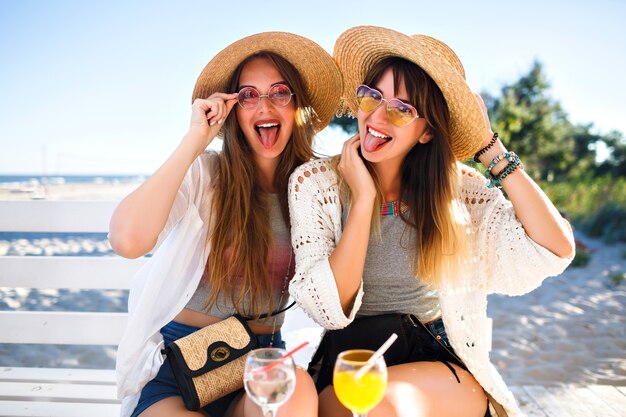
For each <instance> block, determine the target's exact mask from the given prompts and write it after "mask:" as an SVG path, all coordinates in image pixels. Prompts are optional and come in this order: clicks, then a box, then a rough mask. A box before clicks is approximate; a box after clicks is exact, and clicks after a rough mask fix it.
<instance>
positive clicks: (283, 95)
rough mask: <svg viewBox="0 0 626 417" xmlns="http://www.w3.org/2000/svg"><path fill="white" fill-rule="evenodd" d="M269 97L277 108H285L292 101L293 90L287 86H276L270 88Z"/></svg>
mask: <svg viewBox="0 0 626 417" xmlns="http://www.w3.org/2000/svg"><path fill="white" fill-rule="evenodd" d="M267 95H268V96H269V99H270V101H271V102H272V103H273V104H275V105H276V106H281V107H284V106H286V105H287V104H289V102H290V101H291V90H290V89H289V87H287V86H286V85H285V84H276V85H274V86H272V88H270V91H268V93H267Z"/></svg>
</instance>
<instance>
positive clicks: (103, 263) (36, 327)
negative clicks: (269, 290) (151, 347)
mask: <svg viewBox="0 0 626 417" xmlns="http://www.w3.org/2000/svg"><path fill="white" fill-rule="evenodd" d="M116 204H117V202H115V201H97V202H96V201H89V202H87V201H0V231H3V232H106V231H107V230H108V226H109V219H110V216H111V213H112V211H113V209H114V208H115V206H116ZM146 260H147V258H142V259H137V260H128V259H123V258H120V257H118V256H0V287H25V288H36V289H43V288H53V289H61V288H71V289H128V287H129V284H130V281H131V278H132V276H133V274H134V273H135V271H137V269H138V268H139V267H141V265H143V264H144V263H145V262H146ZM126 316H127V315H126V313H111V312H84V311H0V343H15V344H61V345H99V346H112V347H115V346H117V344H118V342H119V340H120V339H121V336H122V334H123V331H124V327H125V325H126V320H127V318H126ZM283 330H284V338H285V340H286V342H287V343H288V345H290V346H295V343H297V342H299V341H301V340H309V341H310V342H311V345H309V346H308V347H307V348H306V349H305V350H303V351H301V352H299V353H298V355H297V357H296V362H297V363H298V364H299V365H302V366H306V364H307V363H308V359H309V358H310V355H311V354H312V352H313V349H314V347H313V345H314V344H315V343H316V342H317V341H318V339H319V335H320V333H321V329H320V328H319V327H318V326H316V325H315V324H314V323H313V322H312V321H310V320H309V319H308V318H307V317H306V316H305V315H304V314H303V313H302V312H301V311H300V312H298V311H297V310H296V312H292V313H291V314H289V315H288V318H287V321H286V323H285V326H284V328H283ZM117 415H119V400H118V399H117V398H116V388H115V372H114V370H112V369H69V368H27V367H0V416H1V417H5V416H12V417H16V416H20V417H21V416H29V417H35V416H37V417H41V416H54V417H56V416H59V417H61V416H62V417H85V416H89V417H111V416H117Z"/></svg>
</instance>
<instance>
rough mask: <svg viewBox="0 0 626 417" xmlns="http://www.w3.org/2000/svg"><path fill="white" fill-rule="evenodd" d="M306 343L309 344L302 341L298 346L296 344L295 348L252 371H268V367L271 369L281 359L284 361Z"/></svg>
mask: <svg viewBox="0 0 626 417" xmlns="http://www.w3.org/2000/svg"><path fill="white" fill-rule="evenodd" d="M308 344H309V342H302V343H300V344H299V345H298V346H296V347H295V348H293V349H291V350H290V351H289V352H287V353H285V354H284V355H283V356H281V357H280V358H278V359H276V360H275V361H274V362H272V363H268V364H267V365H265V366H262V367H260V368H256V369H255V370H254V371H252V372H253V373H256V372H266V371H269V370H270V369H272V368H273V367H275V366H276V365H278V364H279V363H281V362H282V361H284V360H285V359H287V358H288V357H290V356H291V355H293V354H294V353H296V352H297V351H299V350H300V349H302V348H303V347H305V346H306V345H308Z"/></svg>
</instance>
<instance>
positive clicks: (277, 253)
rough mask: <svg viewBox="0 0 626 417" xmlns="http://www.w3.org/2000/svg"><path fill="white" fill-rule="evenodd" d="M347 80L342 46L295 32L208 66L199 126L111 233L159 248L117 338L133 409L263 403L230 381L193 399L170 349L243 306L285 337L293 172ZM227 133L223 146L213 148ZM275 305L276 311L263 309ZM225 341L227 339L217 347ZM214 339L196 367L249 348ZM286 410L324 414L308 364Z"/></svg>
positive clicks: (204, 411)
mask: <svg viewBox="0 0 626 417" xmlns="http://www.w3.org/2000/svg"><path fill="white" fill-rule="evenodd" d="M340 92H341V74H340V73H339V71H338V69H337V67H336V65H335V63H334V62H333V60H332V57H331V56H330V55H329V54H328V53H327V52H326V51H324V50H323V49H322V48H321V47H320V46H319V45H318V44H316V43H315V42H313V41H311V40H309V39H306V38H303V37H301V36H297V35H294V34H291V33H284V32H267V33H260V34H256V35H252V36H249V37H247V38H244V39H241V40H239V41H237V42H235V43H233V44H231V45H229V46H228V47H226V48H225V49H224V50H222V51H221V52H220V53H218V54H217V55H216V56H215V57H214V58H213V59H212V60H211V61H210V62H209V63H208V64H207V65H206V67H205V68H204V70H203V71H202V73H201V74H200V76H199V77H198V80H197V82H196V85H195V88H194V92H193V98H192V100H193V105H192V107H191V123H190V127H189V130H188V132H187V133H186V134H185V136H184V137H183V138H182V140H181V142H180V144H179V146H178V147H177V148H176V150H174V152H173V153H172V155H171V156H170V157H169V158H168V159H167V161H165V163H164V164H163V165H162V166H161V167H160V168H159V169H158V170H157V171H156V172H155V173H154V174H153V175H152V176H151V177H150V178H149V179H148V180H147V181H146V182H144V183H143V184H142V185H141V186H139V188H138V189H137V190H135V191H134V192H132V193H131V194H130V195H129V196H127V197H126V198H125V199H124V200H123V201H122V202H121V203H120V204H119V206H118V207H117V209H116V210H115V213H114V215H113V218H112V220H111V227H110V233H109V240H110V242H111V246H112V247H113V249H114V250H115V251H116V252H117V253H118V254H120V255H122V256H124V257H128V258H136V257H139V256H143V255H145V254H146V253H147V252H149V251H153V256H152V257H151V258H150V259H149V261H148V262H147V264H146V265H145V267H143V268H142V269H141V270H140V271H139V273H138V274H137V276H136V277H135V279H134V280H133V282H132V285H131V290H130V295H129V321H128V326H127V329H126V332H125V334H124V336H123V338H122V341H121V343H120V345H119V349H118V356H117V366H116V368H117V369H116V370H117V377H118V393H119V396H120V398H122V412H121V416H122V417H128V416H132V417H135V416H141V417H160V416H164V417H173V416H181V417H182V416H189V417H191V416H207V415H208V416H211V417H223V416H227V417H252V416H259V417H260V416H261V415H262V411H261V408H260V407H259V406H257V405H256V404H254V403H253V402H252V401H251V399H250V398H249V397H248V396H247V395H245V394H244V391H243V389H238V390H234V391H232V392H230V393H224V392H223V391H222V387H219V386H218V387H217V388H215V389H216V390H219V395H221V394H226V395H223V396H221V397H219V398H217V399H215V400H213V401H209V400H208V398H213V397H208V396H206V397H204V398H205V399H206V401H202V402H200V401H198V400H196V399H195V398H194V397H193V396H192V401H188V400H187V399H186V398H188V397H186V396H184V395H183V394H185V393H187V392H188V391H193V390H191V389H189V385H192V384H186V385H185V384H178V382H179V378H178V377H176V376H175V375H174V373H175V372H174V371H175V369H177V368H173V367H172V366H171V364H170V361H169V360H167V361H164V357H163V356H162V350H163V348H165V347H166V346H168V345H171V344H172V342H174V341H175V340H178V339H181V338H183V337H186V336H188V335H193V334H194V333H196V332H198V331H200V330H201V329H202V328H205V327H207V326H211V325H213V324H218V323H221V322H222V321H224V320H225V319H227V318H229V317H231V316H233V315H234V314H239V315H241V316H244V317H249V318H250V320H249V321H248V327H249V328H250V330H251V331H252V333H253V335H251V336H249V337H250V340H252V339H253V338H256V344H257V347H268V346H273V347H284V342H283V341H282V339H281V334H280V327H281V325H282V324H283V321H284V314H282V313H280V312H281V311H284V310H285V305H286V304H287V301H288V298H289V297H288V294H287V285H288V282H289V280H290V279H291V278H292V277H293V271H294V262H293V253H292V248H291V241H290V235H289V219H288V207H287V182H288V179H289V175H290V174H291V172H292V171H293V170H294V169H295V168H296V167H297V166H298V165H300V164H302V163H304V162H306V161H308V160H310V159H311V157H312V147H311V143H312V140H313V136H314V133H315V132H316V131H319V130H321V129H323V128H324V127H325V126H326V125H328V123H329V122H330V120H331V118H332V116H333V114H334V113H335V110H336V108H337V106H338V105H339V101H340ZM218 135H219V136H220V137H222V138H223V140H224V141H223V149H222V151H221V152H207V151H206V147H207V146H208V145H209V144H210V143H211V142H212V141H213V140H214V139H215V137H216V136H218ZM267 313H274V314H271V315H270V317H263V315H267ZM279 313H280V314H279ZM203 334H204V333H203ZM218 336H220V335H218ZM221 337H224V336H221ZM216 343H217V344H219V347H220V349H221V350H220V351H218V349H217V348H214V349H213V348H212V349H213V350H212V351H211V352H212V354H211V355H209V354H208V353H207V352H208V351H209V346H215V345H216ZM209 346H205V347H204V352H200V353H198V354H197V355H196V357H198V358H200V359H201V360H202V361H203V362H202V366H201V367H196V365H194V367H193V368H191V367H190V369H194V370H196V369H200V370H202V369H205V368H207V367H208V366H209V365H211V363H212V362H210V361H209V359H211V360H213V361H214V362H215V363H219V362H220V361H225V360H226V359H228V357H229V356H232V357H234V356H235V355H238V354H240V353H239V352H238V351H237V350H238V349H240V347H239V345H236V346H234V345H233V346H231V345H228V344H226V343H224V342H223V341H222V340H221V339H218V341H217V342H214V343H212V344H211V345H209ZM224 346H226V348H225V347H224ZM227 348H229V349H230V348H232V349H230V350H228V349H227ZM200 350H201V348H198V351H200ZM216 351H218V353H219V354H215V355H214V354H213V353H215V352H216ZM224 352H226V353H224ZM226 379H227V380H228V381H227V382H228V383H229V384H231V381H235V382H233V383H232V385H233V386H235V385H236V384H237V383H238V384H239V386H241V384H242V380H243V375H242V374H237V373H233V372H231V374H228V375H225V376H223V379H221V380H220V381H224V380H226ZM214 380H217V378H215V379H214ZM181 385H182V388H181ZM207 385H208V384H207ZM216 385H220V384H216ZM221 385H222V386H223V385H224V383H221ZM233 389H235V388H233ZM197 391H198V392H201V391H208V390H205V389H204V387H200V388H198V389H197ZM194 394H197V392H196V393H194ZM202 395H204V394H202ZM216 396H218V395H217V394H216ZM197 397H199V394H198V395H197ZM184 399H185V400H184ZM205 402H206V404H205ZM196 403H199V404H198V405H197V404H196ZM189 404H191V406H190V405H189ZM198 408H199V409H198ZM196 409H197V410H196ZM278 415H279V416H294V415H298V416H308V417H315V416H316V415H317V397H316V395H315V389H314V386H313V384H312V382H311V380H310V377H309V375H308V374H307V373H306V372H305V371H304V370H302V369H297V370H296V386H295V391H294V393H293V395H292V396H291V398H290V399H289V400H288V401H287V402H286V403H285V404H284V405H283V406H282V407H281V408H280V410H279V412H278Z"/></svg>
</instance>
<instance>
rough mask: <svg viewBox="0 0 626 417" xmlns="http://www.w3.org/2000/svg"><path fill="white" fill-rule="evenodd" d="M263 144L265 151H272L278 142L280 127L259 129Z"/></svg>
mask: <svg viewBox="0 0 626 417" xmlns="http://www.w3.org/2000/svg"><path fill="white" fill-rule="evenodd" d="M259 136H261V144H262V145H263V147H264V148H265V149H270V148H271V147H272V146H274V144H275V143H276V141H277V140H278V126H274V127H261V128H259Z"/></svg>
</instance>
